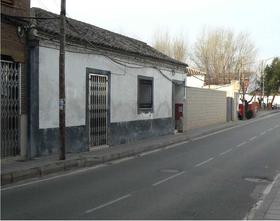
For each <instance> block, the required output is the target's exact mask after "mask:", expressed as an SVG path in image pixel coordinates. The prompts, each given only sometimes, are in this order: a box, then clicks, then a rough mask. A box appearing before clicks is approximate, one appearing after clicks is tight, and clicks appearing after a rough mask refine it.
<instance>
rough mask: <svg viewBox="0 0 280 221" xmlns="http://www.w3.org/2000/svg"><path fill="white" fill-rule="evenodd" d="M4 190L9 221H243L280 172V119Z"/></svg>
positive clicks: (278, 116) (3, 207)
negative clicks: (86, 220)
mask: <svg viewBox="0 0 280 221" xmlns="http://www.w3.org/2000/svg"><path fill="white" fill-rule="evenodd" d="M248 122H249V123H250V124H248V125H245V126H244V125H243V126H238V127H236V128H234V129H230V130H225V131H221V132H219V133H214V134H212V135H209V136H202V137H199V138H196V139H194V140H192V141H189V142H187V143H184V144H181V145H178V146H174V145H173V146H170V147H169V148H166V149H165V150H161V151H158V152H153V153H148V154H143V155H141V156H139V157H138V158H134V159H126V160H119V161H115V162H113V163H111V164H106V165H102V166H100V167H97V168H90V169H82V170H79V171H72V172H69V173H67V174H56V175H53V176H50V177H46V178H43V179H35V180H32V181H28V182H25V183H21V184H15V185H13V186H9V187H4V188H3V189H2V190H1V194H2V196H1V203H2V204H1V211H2V214H1V218H2V219H243V218H244V217H245V215H246V214H247V213H248V211H249V210H250V209H251V208H252V206H253V205H254V204H255V203H256V202H257V201H258V199H259V197H260V196H261V194H262V192H263V190H264V189H265V187H266V186H267V185H268V184H269V183H270V182H271V181H272V180H273V178H274V176H276V174H278V173H279V172H280V114H279V113H278V114H274V115H271V116H269V117H267V118H264V119H261V120H258V121H255V122H252V121H248Z"/></svg>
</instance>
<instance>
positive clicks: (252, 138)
mask: <svg viewBox="0 0 280 221" xmlns="http://www.w3.org/2000/svg"><path fill="white" fill-rule="evenodd" d="M256 138H257V136H253V137H251V138H250V139H249V140H250V141H253V140H255V139H256Z"/></svg>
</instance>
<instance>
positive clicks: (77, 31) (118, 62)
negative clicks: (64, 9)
mask: <svg viewBox="0 0 280 221" xmlns="http://www.w3.org/2000/svg"><path fill="white" fill-rule="evenodd" d="M66 22H67V24H69V26H70V28H72V30H73V31H75V32H76V33H77V34H78V35H79V37H80V38H81V39H82V40H84V41H86V42H87V43H88V44H89V45H90V46H92V47H93V48H95V49H99V48H98V47H96V46H95V45H94V44H93V43H92V42H90V41H89V40H88V39H86V38H83V37H81V35H82V34H81V32H80V31H79V30H77V29H76V28H75V27H74V26H73V25H72V24H71V23H70V22H69V21H68V19H67V18H66ZM100 55H103V56H104V57H106V58H108V59H110V60H111V61H112V62H114V63H116V64H118V65H121V66H124V67H125V68H130V69H144V68H153V69H155V70H157V71H158V72H159V73H160V74H161V75H162V76H163V77H164V78H166V79H167V80H168V81H170V82H172V83H174V84H176V85H178V86H182V84H178V83H176V82H174V81H173V80H172V79H171V78H169V77H167V76H166V75H165V74H164V73H163V72H162V70H160V69H159V68H158V67H156V66H142V65H140V66H139V65H138V66H130V65H127V64H124V63H122V61H120V60H118V59H115V58H112V57H110V56H108V55H106V54H103V53H100ZM184 87H186V86H185V85H184Z"/></svg>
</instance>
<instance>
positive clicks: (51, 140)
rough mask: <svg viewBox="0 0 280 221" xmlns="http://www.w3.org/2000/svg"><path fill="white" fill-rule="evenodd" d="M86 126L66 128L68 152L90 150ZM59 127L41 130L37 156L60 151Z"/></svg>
mask: <svg viewBox="0 0 280 221" xmlns="http://www.w3.org/2000/svg"><path fill="white" fill-rule="evenodd" d="M86 134H87V133H86V127H85V126H77V127H67V128H66V137H65V139H66V141H65V142H66V145H65V146H66V153H78V152H84V151H87V150H88V139H87V135H86ZM59 147H60V146H59V128H48V129H40V130H39V139H38V145H37V150H36V152H37V156H42V155H50V154H52V153H57V152H58V151H59Z"/></svg>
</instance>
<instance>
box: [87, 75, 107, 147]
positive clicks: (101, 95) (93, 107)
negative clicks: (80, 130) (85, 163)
mask: <svg viewBox="0 0 280 221" xmlns="http://www.w3.org/2000/svg"><path fill="white" fill-rule="evenodd" d="M107 81H108V77H107V76H104V75H97V74H90V75H89V93H88V94H89V105H88V107H89V110H88V113H89V121H88V123H89V144H90V147H98V146H103V145H107V137H108V131H107V123H108V119H107V110H108V103H107V101H108V98H107V96H108V83H107Z"/></svg>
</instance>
